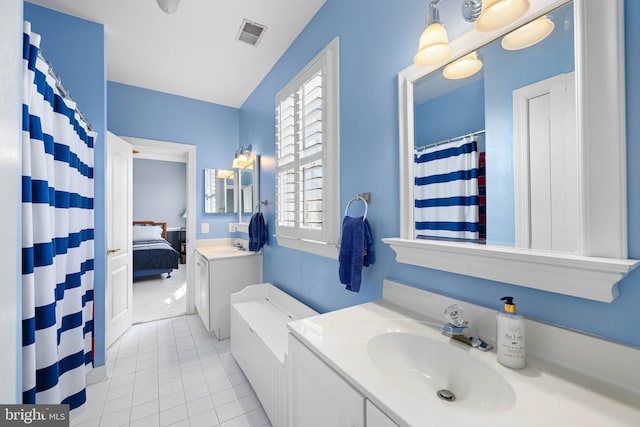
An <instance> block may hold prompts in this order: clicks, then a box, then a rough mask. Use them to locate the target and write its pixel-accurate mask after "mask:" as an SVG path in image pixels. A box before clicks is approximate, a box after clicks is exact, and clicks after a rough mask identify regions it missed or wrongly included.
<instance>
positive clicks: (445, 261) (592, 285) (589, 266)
mask: <svg viewBox="0 0 640 427" xmlns="http://www.w3.org/2000/svg"><path fill="white" fill-rule="evenodd" d="M382 241H383V242H384V243H386V244H388V245H390V246H391V248H392V249H393V250H394V251H395V253H396V260H397V261H398V262H401V263H404V264H411V265H417V266H419V267H426V268H433V269H436V270H443V271H449V272H452V273H458V274H464V275H467V276H473V277H480V278H482V279H489V280H496V281H499V282H504V283H509V284H513V285H517V286H525V287H528V288H533V289H539V290H543V291H547V292H555V293H559V294H563V295H571V296H574V297H579V298H586V299H590V300H595V301H601V302H611V301H613V300H614V299H615V298H616V297H617V296H618V289H617V287H616V284H617V283H618V282H619V281H620V280H622V278H623V277H624V276H626V275H627V274H628V273H629V272H630V271H631V270H633V269H634V268H635V267H637V266H638V265H639V264H640V261H638V260H632V259H615V258H598V257H586V256H579V255H572V254H562V253H557V252H555V253H551V252H544V251H535V250H530V249H518V248H509V247H502V246H484V245H476V244H471V243H455V242H436V241H433V242H432V241H427V240H408V239H400V238H387V239H382Z"/></svg>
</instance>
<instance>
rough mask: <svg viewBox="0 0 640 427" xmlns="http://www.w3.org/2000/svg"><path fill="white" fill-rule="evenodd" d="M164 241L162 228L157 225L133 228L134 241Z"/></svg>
mask: <svg viewBox="0 0 640 427" xmlns="http://www.w3.org/2000/svg"><path fill="white" fill-rule="evenodd" d="M158 239H162V227H159V226H157V225H135V226H134V227H133V241H134V242H135V241H137V240H158Z"/></svg>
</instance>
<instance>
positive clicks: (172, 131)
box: [107, 81, 240, 239]
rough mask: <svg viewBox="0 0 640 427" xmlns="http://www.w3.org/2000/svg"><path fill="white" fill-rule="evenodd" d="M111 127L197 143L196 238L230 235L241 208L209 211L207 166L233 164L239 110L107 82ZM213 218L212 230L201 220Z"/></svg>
mask: <svg viewBox="0 0 640 427" xmlns="http://www.w3.org/2000/svg"><path fill="white" fill-rule="evenodd" d="M107 95H108V98H109V103H108V108H107V116H108V122H107V123H108V129H109V131H111V132H113V133H114V134H116V135H119V136H130V137H136V138H146V139H155V140H159V141H170V142H177V143H181V144H190V145H195V146H196V152H197V160H196V212H197V217H196V224H197V227H196V238H197V239H213V238H220V237H227V236H228V234H229V227H228V224H229V223H230V222H238V215H237V214H206V213H204V172H203V171H204V169H205V168H210V169H229V167H230V166H231V162H232V161H233V155H234V153H235V151H236V150H237V148H238V133H239V115H240V113H239V110H238V109H237V108H231V107H225V106H222V105H217V104H212V103H209V102H204V101H198V100H195V99H191V98H185V97H182V96H176V95H170V94H167V93H162V92H157V91H153V90H149V89H143V88H139V87H135V86H129V85H125V84H121V83H116V82H111V81H109V82H107ZM203 222H207V223H209V233H208V234H203V233H201V232H200V224H201V223H203Z"/></svg>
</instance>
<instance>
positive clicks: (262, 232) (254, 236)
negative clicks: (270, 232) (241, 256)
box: [249, 212, 267, 252]
mask: <svg viewBox="0 0 640 427" xmlns="http://www.w3.org/2000/svg"><path fill="white" fill-rule="evenodd" d="M266 241H267V227H266V226H265V224H264V217H263V216H262V213H261V212H256V213H254V214H253V216H252V217H251V221H249V250H250V251H253V252H258V251H259V250H260V248H261V247H262V246H264V244H265V243H266Z"/></svg>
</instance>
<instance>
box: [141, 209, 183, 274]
mask: <svg viewBox="0 0 640 427" xmlns="http://www.w3.org/2000/svg"><path fill="white" fill-rule="evenodd" d="M166 239H167V223H166V222H154V221H134V222H133V278H134V279H137V278H140V277H146V276H154V275H159V274H164V273H167V278H169V277H171V271H172V270H174V269H177V268H178V261H179V259H180V254H179V253H178V252H177V251H176V250H175V249H173V248H172V247H171V245H170V244H169V242H168V241H167V240H166Z"/></svg>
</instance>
